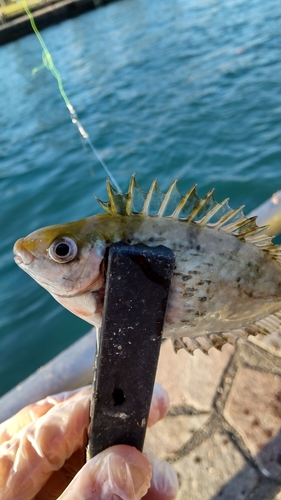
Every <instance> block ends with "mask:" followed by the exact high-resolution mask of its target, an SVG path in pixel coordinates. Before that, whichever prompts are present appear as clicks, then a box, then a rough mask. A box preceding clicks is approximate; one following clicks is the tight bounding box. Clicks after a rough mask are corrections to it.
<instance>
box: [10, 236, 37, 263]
mask: <svg viewBox="0 0 281 500" xmlns="http://www.w3.org/2000/svg"><path fill="white" fill-rule="evenodd" d="M13 252H14V254H15V257H14V261H15V263H16V264H17V265H18V266H21V265H24V266H28V265H29V264H31V262H32V261H33V259H34V255H33V254H32V253H31V252H29V250H27V249H26V248H25V246H24V238H20V239H19V240H18V241H16V243H15V244H14V248H13Z"/></svg>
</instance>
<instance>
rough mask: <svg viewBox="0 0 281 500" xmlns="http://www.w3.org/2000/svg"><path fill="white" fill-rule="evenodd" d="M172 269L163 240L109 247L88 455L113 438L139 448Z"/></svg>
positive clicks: (152, 381)
mask: <svg viewBox="0 0 281 500" xmlns="http://www.w3.org/2000/svg"><path fill="white" fill-rule="evenodd" d="M173 269H174V254H173V252H172V251H171V250H170V249H168V248H166V247H164V246H158V247H156V248H150V247H147V246H145V245H142V244H140V245H135V246H130V245H127V244H125V243H117V244H114V245H112V247H111V248H110V250H109V256H108V266H107V277H106V290H105V302H104V310H103V320H102V327H101V331H100V340H99V349H98V354H97V357H96V362H95V368H94V381H93V395H92V401H91V423H90V429H89V443H88V450H87V455H88V458H91V457H93V456H95V455H97V454H98V453H99V452H100V451H102V450H104V449H105V448H108V447H109V446H112V445H115V444H128V445H131V446H135V447H136V448H137V449H139V450H140V451H141V450H142V447H143V442H144V438H145V431H146V424H147V419H148V413H149V408H150V403H151V397H152V392H153V386H154V380H155V374H156V368H157V362H158V357H159V350H160V345H161V339H162V328H163V322H164V316H165V310H166V304H167V298H168V293H169V288H170V283H171V278H172V274H173Z"/></svg>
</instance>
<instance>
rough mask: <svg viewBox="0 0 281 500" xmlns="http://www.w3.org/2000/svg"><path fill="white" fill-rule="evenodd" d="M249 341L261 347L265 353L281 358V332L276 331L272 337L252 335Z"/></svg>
mask: <svg viewBox="0 0 281 500" xmlns="http://www.w3.org/2000/svg"><path fill="white" fill-rule="evenodd" d="M248 340H249V341H250V342H252V343H253V344H255V345H257V346H259V347H261V348H262V349H264V350H265V351H268V352H270V353H271V354H274V355H275V356H278V357H281V332H280V331H275V332H272V333H271V334H270V335H257V337H253V336H252V335H251V336H250V337H248Z"/></svg>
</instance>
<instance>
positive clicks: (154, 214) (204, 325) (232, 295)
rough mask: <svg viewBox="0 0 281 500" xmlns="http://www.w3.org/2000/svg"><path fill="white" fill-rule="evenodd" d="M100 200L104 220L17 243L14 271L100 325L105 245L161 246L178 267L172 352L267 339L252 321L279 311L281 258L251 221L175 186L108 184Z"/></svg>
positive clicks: (169, 330) (171, 303)
mask: <svg viewBox="0 0 281 500" xmlns="http://www.w3.org/2000/svg"><path fill="white" fill-rule="evenodd" d="M108 196H109V202H108V203H104V202H101V201H100V200H99V202H100V204H101V205H102V206H103V208H104V209H105V211H106V213H105V214H100V215H95V216H92V217H88V218H85V219H82V220H80V221H76V222H70V223H67V224H62V225H56V226H49V227H46V228H43V229H39V230H37V231H35V232H33V233H31V234H30V235H29V236H27V237H26V238H24V239H23V238H22V239H20V240H18V241H17V242H16V244H15V247H14V252H15V261H16V263H17V264H18V265H19V266H20V267H21V268H22V269H24V270H25V271H26V272H27V273H28V274H30V275H31V276H32V277H33V278H34V279H35V280H36V281H37V282H38V283H39V284H40V285H41V286H43V287H44V288H46V289H47V290H48V291H49V292H50V293H51V295H52V296H53V297H54V298H55V299H56V300H57V301H58V302H60V303H61V304H62V305H63V306H64V307H66V308H67V309H69V310H70V311H72V312H73V313H74V314H76V315H77V316H79V317H81V318H83V319H84V320H86V321H88V322H89V323H91V324H92V325H94V326H96V327H100V324H101V319H102V309H103V298H104V291H105V278H106V277H105V258H106V252H107V249H108V247H109V246H110V245H112V244H113V243H116V242H119V241H123V242H125V243H128V244H130V245H135V244H138V243H143V244H145V245H148V246H152V247H156V246H158V245H164V246H166V247H168V248H170V249H172V250H173V252H174V255H175V262H176V265H175V270H174V275H173V278H172V283H171V289H170V293H169V299H168V304H167V311H166V317H165V323H164V330H163V335H164V336H165V337H170V338H172V340H173V341H174V345H175V347H176V349H178V348H180V347H184V348H186V349H187V350H188V351H189V352H193V350H194V349H195V348H197V347H199V348H201V349H202V350H203V351H205V352H207V351H208V349H209V348H210V347H211V346H213V345H214V346H215V347H221V346H222V345H223V344H224V343H225V342H227V341H230V342H231V341H234V340H235V338H236V337H237V336H247V334H249V333H253V334H256V333H260V332H261V331H262V333H267V329H266V327H265V326H264V325H262V326H261V324H260V323H259V321H260V320H261V319H262V318H265V317H268V316H269V315H272V314H273V313H276V312H278V311H279V310H281V253H280V249H279V247H277V246H276V245H273V244H272V242H271V238H269V237H268V235H267V234H266V231H265V228H259V227H258V226H257V225H256V223H255V217H252V218H250V219H247V218H246V217H245V216H244V215H243V212H242V209H241V208H239V209H237V210H231V209H230V207H229V206H228V202H227V200H224V201H223V202H222V203H217V202H216V201H215V200H214V197H213V192H210V193H208V194H207V195H206V197H205V198H203V199H200V198H199V197H198V195H197V194H196V189H195V187H193V188H191V190H190V191H189V192H188V193H187V195H185V196H181V194H180V193H179V191H178V189H177V185H176V183H173V184H172V185H171V187H170V189H169V190H168V192H167V193H166V194H163V193H161V191H160V190H159V188H158V185H157V183H156V181H154V182H153V184H152V186H151V188H150V190H149V192H148V193H145V192H144V191H142V190H141V189H140V188H139V186H138V185H137V184H136V181H135V178H134V176H133V177H132V179H131V183H130V186H129V190H128V193H126V194H119V193H117V192H116V191H115V190H114V189H113V188H112V187H111V186H110V184H109V183H108ZM276 318H277V319H276ZM274 321H279V318H278V317H276V316H274ZM243 328H244V330H243V331H242V330H241V329H243ZM247 329H248V330H247ZM247 332H248V333H247Z"/></svg>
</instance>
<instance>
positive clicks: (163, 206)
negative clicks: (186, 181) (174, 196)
mask: <svg viewBox="0 0 281 500" xmlns="http://www.w3.org/2000/svg"><path fill="white" fill-rule="evenodd" d="M176 185H177V180H175V181H174V182H173V184H171V186H170V187H169V189H168V191H167V193H166V194H165V197H164V200H163V201H162V203H161V206H160V208H159V210H158V214H157V217H163V215H164V212H165V209H166V208H167V205H168V203H169V200H170V196H171V193H172V192H173V190H174V188H175V187H176Z"/></svg>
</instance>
